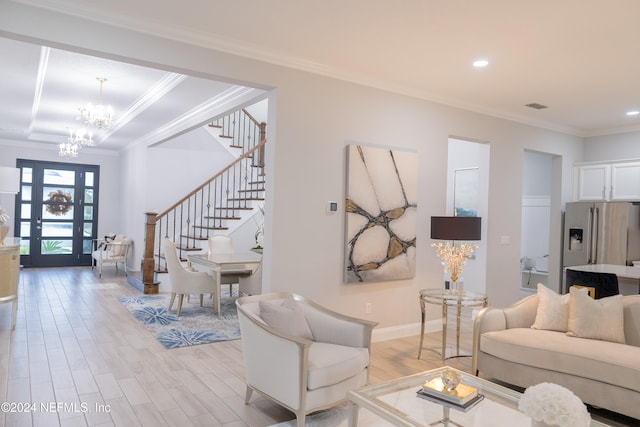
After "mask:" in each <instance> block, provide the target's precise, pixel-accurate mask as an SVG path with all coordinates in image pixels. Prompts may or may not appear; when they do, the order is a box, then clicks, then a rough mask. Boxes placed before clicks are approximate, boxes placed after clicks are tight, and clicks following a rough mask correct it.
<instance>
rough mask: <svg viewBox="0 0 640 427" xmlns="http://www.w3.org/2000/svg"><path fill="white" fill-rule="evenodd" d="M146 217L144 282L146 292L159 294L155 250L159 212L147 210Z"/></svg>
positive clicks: (142, 268) (143, 261) (142, 267)
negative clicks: (154, 257)
mask: <svg viewBox="0 0 640 427" xmlns="http://www.w3.org/2000/svg"><path fill="white" fill-rule="evenodd" d="M145 217H146V220H145V234H144V254H143V258H142V265H141V268H140V269H141V270H142V284H143V285H144V293H145V294H157V293H158V285H159V284H160V283H159V282H157V281H156V276H155V271H154V269H155V268H154V267H155V263H154V259H153V251H154V244H155V234H156V220H157V217H158V214H157V213H156V212H147V213H146V214H145Z"/></svg>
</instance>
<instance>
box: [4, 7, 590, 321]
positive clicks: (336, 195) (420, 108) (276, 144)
mask: <svg viewBox="0 0 640 427" xmlns="http://www.w3.org/2000/svg"><path fill="white" fill-rule="evenodd" d="M5 12H10V15H11V17H10V18H7V17H6V13H5V15H4V16H3V17H0V35H1V34H3V33H2V32H3V31H6V33H4V34H9V33H13V34H17V35H20V36H21V38H25V37H26V38H28V39H33V40H39V39H43V40H49V43H51V44H54V45H57V46H58V47H62V48H73V49H75V50H83V51H89V52H92V53H96V52H101V54H103V55H105V56H109V57H115V56H117V57H119V58H120V59H126V58H129V59H130V60H131V61H133V62H136V63H141V64H144V65H156V66H163V67H165V68H172V69H176V70H178V71H180V72H187V73H190V72H193V73H196V74H198V75H200V76H205V77H206V76H209V77H211V78H225V79H227V80H236V81H238V80H239V81H240V82H242V83H244V84H246V83H247V82H252V83H253V84H255V85H256V86H258V87H260V88H270V87H271V88H275V89H274V90H273V91H272V92H271V96H270V100H269V103H270V104H269V116H270V118H269V130H268V133H269V143H268V146H267V159H266V160H267V171H268V181H267V196H266V197H267V204H266V206H265V209H266V217H265V234H266V235H265V248H266V249H265V255H264V270H265V271H264V276H263V278H264V281H265V288H266V289H271V290H287V291H295V292H297V293H300V294H303V295H306V296H307V297H310V298H312V299H314V300H316V301H318V302H319V303H321V304H326V305H328V306H330V307H332V308H334V309H336V310H338V311H341V312H344V313H347V314H351V315H357V316H364V308H365V303H368V302H369V303H371V304H372V307H373V312H372V314H371V315H369V316H368V318H370V319H372V320H376V321H379V322H380V326H381V327H387V328H402V327H403V325H415V324H417V322H419V317H420V315H419V314H420V310H419V305H418V298H417V295H418V291H419V290H420V289H422V288H426V287H430V286H439V285H440V284H441V283H442V271H441V267H440V263H439V261H438V259H437V257H434V256H433V252H432V248H431V247H430V246H429V243H430V239H429V238H428V236H429V229H428V228H429V225H428V224H429V222H428V219H429V217H430V216H431V215H437V214H441V213H442V212H444V211H445V209H446V207H445V202H446V179H447V161H446V158H447V145H448V139H449V137H450V136H456V137H459V138H462V139H469V140H479V141H486V142H489V143H490V158H491V166H490V171H489V180H488V182H489V205H488V206H489V207H488V210H489V213H488V218H489V220H488V223H487V224H486V227H487V293H488V295H489V299H490V303H491V304H492V305H496V306H504V305H506V304H509V303H511V302H513V301H515V300H516V299H517V298H518V297H519V295H518V291H517V286H514V285H513V284H514V283H519V280H520V271H519V248H520V228H521V227H520V217H521V212H520V211H521V201H522V167H523V160H522V159H523V151H524V150H525V149H530V150H537V151H544V152H549V153H554V154H557V155H559V156H562V168H561V169H562V178H563V180H562V182H563V185H562V190H561V191H562V195H563V200H568V198H569V197H570V196H571V190H572V169H571V168H572V165H573V163H574V162H575V161H577V160H581V158H582V157H581V156H582V140H581V138H579V137H576V136H571V135H566V134H561V133H557V132H552V131H547V130H543V129H539V128H535V127H532V126H528V125H523V124H519V123H515V122H510V121H507V120H503V119H498V118H493V117H488V116H485V115H482V114H476V113H472V112H468V111H463V110H460V109H456V108H450V107H446V106H442V105H437V104H434V103H432V102H428V101H424V100H419V99H415V98H410V97H407V96H401V95H396V94H392V93H389V92H385V91H383V90H377V89H373V88H370V87H365V86H362V85H358V84H355V83H348V82H345V81H339V80H335V79H332V78H329V77H322V76H319V75H312V74H309V73H306V72H300V71H295V70H291V69H286V68H282V67H278V66H276V65H273V64H267V63H261V62H257V61H252V60H251V59H247V58H241V57H236V56H233V55H229V54H224V53H221V52H216V51H211V50H206V49H204V48H200V47H196V46H189V45H184V44H180V43H176V42H171V41H167V40H164V39H162V40H161V39H156V38H154V37H151V36H148V35H140V34H136V33H133V32H130V31H128V30H124V29H116V28H109V27H107V26H104V25H101V24H99V23H96V22H89V21H83V20H80V19H76V18H70V17H64V16H61V15H57V14H56V13H55V12H51V11H47V12H45V11H42V10H37V9H33V8H30V7H28V6H24V5H18V4H13V3H11V4H9V5H7V6H6V7H5ZM62 29H64V31H62ZM112 36H113V37H112ZM120 40H127V43H120V42H119V41H120ZM354 141H355V142H362V143H367V144H373V145H378V146H391V147H397V148H399V149H407V150H414V151H417V152H418V155H419V165H420V166H419V167H420V170H419V191H420V197H419V201H418V206H419V218H420V220H419V223H418V228H417V232H418V236H419V237H418V242H417V268H416V277H415V278H414V279H413V280H404V281H395V282H386V283H376V284H367V285H345V284H343V283H342V269H343V250H344V249H343V247H344V241H343V239H344V209H343V203H342V201H344V186H345V172H344V171H345V145H346V144H347V143H348V142H354ZM147 155H148V153H147V152H146V150H145V149H143V148H139V147H134V148H133V149H131V150H130V151H129V152H127V153H126V154H125V155H124V159H123V160H124V162H123V168H124V171H125V173H124V179H125V182H127V185H128V186H129V187H128V189H127V191H128V194H130V195H131V196H130V197H128V198H127V200H126V203H125V204H126V206H125V207H124V211H125V214H126V217H125V218H126V222H127V223H126V225H125V228H126V229H127V230H135V231H134V233H135V234H136V237H137V238H138V239H141V235H140V231H139V230H141V228H140V227H136V225H135V224H140V223H141V222H142V219H138V218H142V214H143V213H144V212H145V210H146V209H149V208H151V207H150V206H149V205H148V204H147V203H146V202H145V200H146V198H145V196H144V195H145V192H147V191H151V189H148V188H145V185H146V182H147V180H146V178H144V177H145V176H146V175H145V174H147V173H150V169H149V165H148V164H146V162H145V161H144V159H145V158H146V157H147ZM141 178H142V179H141ZM328 200H339V201H341V203H340V211H339V214H337V215H327V214H326V213H325V204H326V202H327V201H328ZM503 238H509V239H510V241H511V243H510V244H502V243H501V241H504V239H503ZM559 241H560V240H559V239H558V241H557V242H553V243H552V244H555V245H559ZM558 248H559V246H558ZM439 316H440V313H436V312H433V313H429V317H430V318H431V319H436V318H438V317H439Z"/></svg>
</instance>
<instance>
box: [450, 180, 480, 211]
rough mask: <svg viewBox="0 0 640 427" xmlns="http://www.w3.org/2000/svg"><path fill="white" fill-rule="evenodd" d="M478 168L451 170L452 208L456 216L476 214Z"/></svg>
mask: <svg viewBox="0 0 640 427" xmlns="http://www.w3.org/2000/svg"><path fill="white" fill-rule="evenodd" d="M478 174H479V169H478V168H464V169H456V170H454V171H453V209H454V212H455V214H456V215H457V216H478V191H479V190H478Z"/></svg>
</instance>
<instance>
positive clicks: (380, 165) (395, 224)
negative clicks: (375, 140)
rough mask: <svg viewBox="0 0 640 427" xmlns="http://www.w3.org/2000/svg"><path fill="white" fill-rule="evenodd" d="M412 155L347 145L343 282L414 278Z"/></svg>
mask: <svg viewBox="0 0 640 427" xmlns="http://www.w3.org/2000/svg"><path fill="white" fill-rule="evenodd" d="M417 187H418V155H417V153H413V152H408V151H402V150H394V149H388V148H376V147H367V146H362V145H348V146H347V189H346V201H345V212H346V221H345V222H346V237H345V258H346V260H345V271H344V281H345V282H346V283H358V282H377V281H390V280H402V279H410V278H412V277H414V276H415V262H416V219H417V209H418V204H417V203H418V201H417V200H418V191H417Z"/></svg>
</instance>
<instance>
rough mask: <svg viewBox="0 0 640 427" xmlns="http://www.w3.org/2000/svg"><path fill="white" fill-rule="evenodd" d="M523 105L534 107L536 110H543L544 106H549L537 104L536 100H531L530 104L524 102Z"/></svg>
mask: <svg viewBox="0 0 640 427" xmlns="http://www.w3.org/2000/svg"><path fill="white" fill-rule="evenodd" d="M525 107H529V108H535V109H536V110H544V109H545V108H549V107H547V106H546V105H542V104H538V103H537V102H532V103H531V104H526V105H525Z"/></svg>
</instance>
